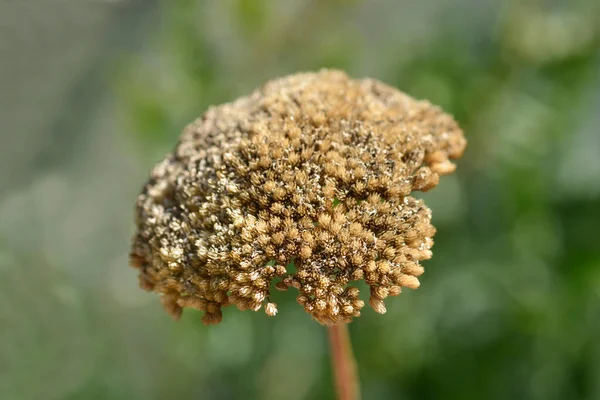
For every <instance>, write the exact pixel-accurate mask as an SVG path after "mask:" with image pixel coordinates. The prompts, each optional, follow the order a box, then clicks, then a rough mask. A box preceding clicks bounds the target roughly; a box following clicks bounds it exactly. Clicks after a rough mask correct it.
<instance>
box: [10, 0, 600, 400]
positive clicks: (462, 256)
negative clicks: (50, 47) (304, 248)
mask: <svg viewBox="0 0 600 400" xmlns="http://www.w3.org/2000/svg"><path fill="white" fill-rule="evenodd" d="M149 4H152V5H150V6H148V7H154V9H153V10H154V12H152V13H149V15H150V16H149V17H148V18H147V19H146V20H144V22H143V24H145V26H146V27H147V29H145V30H144V31H143V32H144V33H143V34H142V36H141V37H142V39H141V40H140V43H141V44H140V45H139V46H138V47H136V48H135V49H133V50H131V51H127V52H120V53H118V54H116V55H115V54H113V56H112V57H113V59H111V60H112V61H111V63H110V65H109V67H107V68H108V69H109V72H108V76H109V78H108V79H106V80H105V81H102V82H103V84H101V85H97V84H95V85H91V86H90V87H87V86H83V89H82V90H83V92H84V93H88V94H87V95H88V96H90V97H94V98H95V102H94V103H93V104H94V107H92V108H90V110H91V111H89V110H88V112H87V113H86V114H85V116H83V117H81V116H79V118H81V119H80V120H78V121H79V122H77V123H68V122H69V121H71V120H75V118H78V115H77V113H74V112H73V111H72V110H64V111H63V114H64V115H65V117H63V118H65V119H64V120H65V121H67V123H65V124H64V125H59V126H61V127H63V126H64V129H62V128H61V135H56V136H55V138H56V139H55V140H56V142H54V143H53V144H52V149H54V150H52V152H51V153H50V156H48V159H47V160H46V159H42V161H39V158H38V159H35V161H34V162H32V163H31V165H28V166H27V167H26V168H27V171H29V172H28V173H27V175H25V176H26V178H23V179H19V181H18V182H16V181H10V180H8V181H7V182H8V183H7V185H6V187H3V188H2V189H3V190H2V192H1V195H0V324H1V325H0V398H2V399H7V400H10V399H23V400H25V399H72V400H74V399H170V398H179V399H215V400H220V399H265V400H271V399H289V400H295V399H324V398H333V388H332V377H331V373H330V370H329V359H328V351H327V341H326V332H325V330H324V328H323V327H321V326H319V325H318V324H317V323H315V322H313V321H311V320H310V318H309V316H308V315H306V314H305V313H304V312H303V311H302V310H301V308H300V307H299V306H298V305H297V304H295V301H294V295H293V294H292V293H279V294H276V295H275V301H276V302H277V303H278V304H279V305H280V306H279V310H280V314H279V315H278V316H277V317H276V318H268V317H267V316H266V315H265V314H264V313H263V312H259V313H256V314H255V313H252V312H244V313H242V312H239V311H237V310H227V311H226V314H225V318H224V322H223V323H222V324H220V325H218V326H215V327H208V328H207V327H204V326H202V324H201V323H200V315H199V314H198V313H196V312H194V311H186V312H185V313H184V316H183V319H182V321H180V322H178V323H174V322H173V321H171V320H170V318H169V317H168V316H167V314H166V313H164V312H163V310H162V309H161V306H160V304H159V301H158V298H157V297H156V296H154V295H152V294H148V293H145V292H143V291H141V290H140V289H138V288H137V280H136V276H135V271H134V270H133V269H131V268H128V267H127V252H128V245H129V237H130V235H131V233H132V232H133V204H134V201H135V196H136V194H137V192H138V191H139V189H140V188H141V185H142V183H143V182H144V180H145V177H146V175H147V172H148V170H149V169H150V168H151V166H152V165H153V163H154V162H155V161H157V160H158V159H160V157H161V156H162V155H164V154H165V153H166V152H167V151H169V150H170V149H171V148H172V147H173V146H174V144H175V142H176V140H177V136H178V134H179V132H180V131H181V129H182V128H183V126H184V125H185V124H186V123H187V122H189V121H191V120H192V119H194V118H195V117H197V116H199V115H200V114H201V113H202V112H203V110H205V109H206V108H207V107H208V106H209V105H211V104H218V103H221V102H224V101H229V100H232V99H234V98H235V97H237V96H240V95H243V94H245V93H247V92H249V91H250V90H251V89H252V88H254V87H256V86H258V85H260V84H261V83H262V82H263V81H265V80H267V79H269V78H272V77H276V76H280V75H284V74H288V73H293V72H297V71H302V70H316V69H320V68H322V67H332V68H341V69H344V70H346V71H347V72H348V73H349V74H351V75H352V76H354V77H363V76H371V77H375V78H378V79H380V80H382V81H384V82H387V83H389V84H391V85H394V86H396V87H398V88H400V89H402V90H404V91H406V92H407V93H409V94H411V95H413V96H415V97H419V98H427V99H429V100H431V101H432V102H434V103H437V104H439V105H441V106H442V107H444V108H445V109H446V110H447V111H449V112H451V113H452V114H454V115H455V117H456V118H457V119H458V120H459V122H460V124H461V126H462V127H463V129H464V131H465V133H466V136H467V138H468V140H469V146H468V148H467V152H466V153H465V157H464V158H463V159H462V160H460V161H459V168H458V170H457V173H456V174H454V175H452V176H449V177H445V178H443V179H442V182H441V184H440V185H439V186H438V187H437V188H436V189H435V190H433V191H432V192H430V193H427V194H426V195H424V197H425V198H426V202H427V204H428V205H429V206H430V207H431V208H432V210H433V219H434V224H435V225H436V227H437V228H438V233H437V235H436V237H435V241H436V245H435V246H434V248H433V250H434V257H433V259H432V260H430V261H427V262H426V263H425V267H426V274H425V275H424V276H423V279H422V286H421V288H420V289H419V290H418V291H414V292H408V291H407V292H404V293H403V294H402V295H400V296H399V297H397V298H393V299H389V301H388V302H387V304H388V313H387V314H386V315H385V316H379V315H376V314H375V313H374V312H373V311H372V310H370V308H368V307H366V308H365V311H364V312H363V316H362V317H361V318H360V319H359V320H357V321H356V322H354V323H353V324H351V326H350V330H351V335H352V337H353V341H354V344H355V351H356V356H357V359H358V362H359V369H360V371H359V372H360V375H361V380H362V393H363V397H364V398H365V399H369V400H370V399H461V400H465V399H507V398H517V399H544V400H550V399H600V340H599V338H600V239H599V234H598V230H597V229H598V228H597V227H598V223H600V114H599V111H600V8H599V4H598V2H596V1H594V0H589V1H588V0H574V1H569V2H566V1H565V2H551V1H547V2H544V1H535V0H526V1H521V0H514V1H493V0H486V1H477V0H457V1H452V2H449V1H442V0H439V1H433V0H431V1H422V2H409V1H391V0H390V1H376V0H371V1H369V0H363V1H359V0H355V1H342V0H321V1H308V0H303V1H292V0H285V1H277V2H275V1H266V0H261V1H253V0H227V1H196V0H174V1H169V2H163V3H154V2H151V3H149ZM140 7H142V6H140ZM127 32H128V31H127V29H126V28H123V29H122V31H121V35H122V36H123V37H125V36H127ZM115 40H116V39H115ZM86 91H87V92H86ZM89 91H92V92H89ZM32 112H33V110H32ZM63 131H64V132H63ZM69 132H70V133H69ZM62 133H64V134H62ZM1 134H2V135H5V134H6V135H8V134H7V133H4V132H2V133H1ZM3 137H4V136H3ZM41 137H42V136H40V138H41ZM3 140H4V139H3ZM40 140H41V139H37V138H34V139H31V143H32V146H34V145H35V143H36V141H37V142H39V141H40ZM40 154H45V153H43V152H42V153H40ZM6 160H7V159H5V161H6ZM44 160H46V161H44ZM3 168H8V169H9V170H10V169H11V164H10V163H7V165H4V166H3ZM14 173H15V174H19V173H22V171H21V170H18V171H15V172H14Z"/></svg>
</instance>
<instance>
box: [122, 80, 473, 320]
mask: <svg viewBox="0 0 600 400" xmlns="http://www.w3.org/2000/svg"><path fill="white" fill-rule="evenodd" d="M465 144H466V141H465V139H464V137H463V134H462V131H461V130H460V128H459V127H458V125H457V124H456V122H455V121H454V120H453V119H452V117H450V116H449V115H447V114H445V113H444V112H443V111H442V110H441V109H440V108H438V107H436V106H433V105H431V104H430V103H428V102H426V101H417V100H414V99H413V98H411V97H409V96H407V95H406V94H404V93H401V92H399V91H398V90H396V89H394V88H392V87H390V86H387V85H385V84H383V83H381V82H378V81H376V80H373V79H363V80H352V79H350V78H348V76H347V75H346V74H344V73H343V72H340V71H331V70H323V71H320V72H317V73H300V74H296V75H291V76H288V77H284V78H281V79H276V80H273V81H270V82H267V83H266V84H265V85H264V86H262V87H261V88H259V89H257V90H256V91H254V92H253V93H252V94H250V95H249V96H247V97H242V98H240V99H238V100H236V101H234V102H232V103H228V104H223V105H220V106H217V107H212V108H210V109H209V110H208V111H207V112H206V113H205V114H204V115H203V116H202V117H200V118H199V119H197V120H196V121H194V122H193V123H191V124H190V125H189V126H187V127H186V128H185V130H184V132H183V134H182V135H181V138H180V140H179V143H178V144H177V146H176V147H175V149H174V150H173V152H172V153H170V154H168V155H167V157H166V158H165V159H164V160H163V161H162V162H160V163H159V164H157V165H156V166H155V167H154V169H153V170H152V173H151V177H150V179H149V181H148V182H147V183H146V185H145V187H144V189H143V191H142V193H141V194H140V195H139V197H138V200H137V215H136V216H137V219H136V223H137V232H136V234H135V236H134V239H133V245H132V250H131V264H132V265H133V266H134V267H136V268H138V269H139V271H140V273H139V279H140V284H141V286H142V287H143V288H144V289H146V290H150V291H155V292H158V293H160V294H161V295H162V302H163V304H164V306H165V308H166V309H167V310H168V312H170V313H171V314H172V315H173V316H174V317H179V316H180V314H181V312H182V309H183V308H185V307H193V308H196V309H198V310H202V311H204V316H203V318H202V320H203V322H204V323H205V324H216V323H219V322H220V321H221V319H222V308H223V307H226V306H229V305H235V306H236V307H237V308H239V309H240V310H246V309H250V310H254V311H257V310H259V309H260V308H261V307H263V306H264V309H265V311H266V313H267V314H268V315H271V316H272V315H275V314H276V313H277V306H276V304H274V303H273V302H271V301H270V298H269V295H270V293H271V291H272V290H273V288H277V289H280V290H286V289H288V288H294V289H295V290H297V293H298V294H297V301H298V303H299V304H300V305H302V306H303V307H304V309H305V310H306V312H308V313H309V314H310V315H312V317H313V318H314V319H316V320H317V321H319V322H320V323H322V324H326V325H332V324H337V323H346V322H350V321H351V320H352V318H353V317H358V316H359V315H360V311H361V309H362V307H363V306H364V302H363V301H362V300H361V299H360V298H359V289H358V288H357V287H356V286H353V282H355V281H364V282H366V284H367V285H368V286H369V288H370V300H369V303H370V305H371V307H372V308H373V309H374V310H375V311H376V312H378V313H385V311H386V309H385V305H384V299H385V298H387V297H388V296H396V295H398V294H399V293H400V292H401V290H402V288H403V287H408V288H411V289H415V288H417V287H418V286H419V280H418V278H417V277H418V276H420V275H421V274H422V273H423V267H422V266H421V265H420V261H422V260H426V259H428V258H430V257H431V250H430V248H431V246H432V245H433V240H432V237H433V235H434V233H435V228H434V227H433V226H432V225H431V211H430V210H429V209H428V208H427V207H426V206H425V204H423V202H422V201H421V200H418V199H416V198H414V197H412V196H411V192H412V191H426V190H429V189H431V188H433V187H434V186H436V184H437V183H438V180H439V176H440V175H444V174H448V173H450V172H452V171H453V170H454V167H455V166H454V164H452V163H451V162H450V159H455V158H458V157H460V156H461V154H462V152H463V150H464V148H465Z"/></svg>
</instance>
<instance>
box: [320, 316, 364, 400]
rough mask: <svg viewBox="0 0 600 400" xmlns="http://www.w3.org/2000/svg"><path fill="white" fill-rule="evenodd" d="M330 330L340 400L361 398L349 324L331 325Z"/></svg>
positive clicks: (332, 357) (336, 384)
mask: <svg viewBox="0 0 600 400" xmlns="http://www.w3.org/2000/svg"><path fill="white" fill-rule="evenodd" d="M328 331H329V344H330V346H331V364H332V368H333V374H334V376H335V389H336V392H337V398H338V400H360V389H359V382H358V374H357V372H356V361H355V360H354V354H353V353H352V343H351V342H350V335H349V333H348V324H338V325H333V326H330V327H329V328H328Z"/></svg>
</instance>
